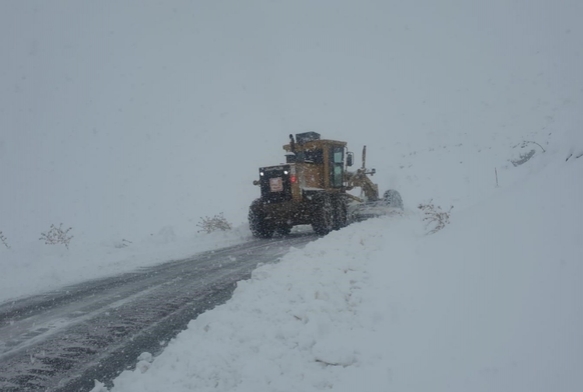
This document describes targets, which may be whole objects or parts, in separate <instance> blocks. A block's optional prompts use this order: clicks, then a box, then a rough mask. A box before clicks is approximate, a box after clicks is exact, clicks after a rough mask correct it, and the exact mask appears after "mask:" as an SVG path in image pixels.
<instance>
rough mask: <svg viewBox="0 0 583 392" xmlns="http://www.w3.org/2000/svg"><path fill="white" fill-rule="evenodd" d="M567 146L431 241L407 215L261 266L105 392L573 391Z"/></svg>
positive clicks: (581, 310)
mask: <svg viewBox="0 0 583 392" xmlns="http://www.w3.org/2000/svg"><path fill="white" fill-rule="evenodd" d="M561 134H562V136H564V137H566V136H565V135H564V133H561ZM577 139H578V140H571V141H570V142H568V143H567V140H568V138H567V139H562V140H563V141H565V142H566V143H564V144H562V145H558V146H555V148H552V149H551V150H550V151H549V152H548V153H546V155H544V156H540V157H539V158H538V160H539V161H538V162H531V166H532V167H531V169H533V167H535V166H536V170H533V171H535V172H533V173H526V174H523V175H522V178H520V180H518V181H517V183H516V184H514V185H512V186H508V187H504V188H499V189H497V190H496V191H495V194H494V195H492V196H491V197H489V198H487V199H484V200H482V202H481V203H479V204H478V205H475V206H473V207H471V208H467V209H466V210H464V211H463V212H461V213H453V214H452V223H451V224H450V225H449V226H447V227H446V228H445V229H444V230H442V231H440V232H438V233H437V234H435V235H431V236H427V235H424V233H425V229H424V227H423V224H422V223H421V221H420V216H419V214H418V213H416V212H414V211H413V210H412V209H409V210H408V211H407V212H406V213H405V214H404V216H401V217H391V218H381V219H375V220H371V221H367V222H362V223H358V224H354V225H352V226H350V227H348V228H346V229H343V230H341V231H339V232H334V233H331V234H330V235H328V236H326V237H325V238H323V239H320V240H318V241H316V242H314V243H311V244H309V245H308V246H307V247H306V248H305V249H303V250H295V251H292V252H290V253H289V254H288V255H286V256H285V257H284V258H283V260H282V261H281V262H280V263H279V264H276V265H267V266H263V267H261V268H259V269H257V270H256V271H255V272H254V274H253V278H252V279H250V280H249V281H245V282H241V283H240V284H239V286H238V288H237V290H236V292H235V294H234V296H233V298H232V299H231V300H230V301H229V302H227V303H226V304H225V305H222V306H219V307H217V308H216V309H214V310H212V311H209V312H207V313H205V314H203V315H201V316H199V318H198V319H197V320H194V321H192V322H191V323H190V325H189V328H188V330H186V331H184V332H183V333H181V334H180V335H179V336H178V337H177V338H176V339H175V340H174V341H173V342H171V343H170V344H169V346H168V348H167V349H166V350H165V351H164V352H163V353H162V354H161V355H160V356H159V357H158V358H156V359H155V360H154V361H153V363H151V364H150V363H149V362H147V361H141V362H139V363H138V364H137V368H136V370H134V371H126V372H124V373H123V374H122V375H121V376H120V377H119V378H118V379H116V380H115V387H114V388H113V389H112V391H113V392H120V391H124V392H125V391H140V392H143V391H160V390H172V391H177V392H178V391H312V390H313V391H316V390H332V391H354V390H365V391H369V390H370V391H378V390H406V391H426V390H432V391H492V390H495V391H549V390H560V391H575V390H580V389H581V388H583V375H582V374H581V372H580V369H581V367H582V366H583V335H582V334H581V331H582V330H583V303H582V301H581V298H583V288H582V287H583V263H582V261H583V243H582V242H581V238H583V208H582V207H581V204H580V201H581V200H582V196H583V194H582V191H583V189H582V186H581V184H580V182H579V180H580V179H581V178H583V177H582V176H583V158H579V159H569V160H568V161H565V158H566V157H567V156H568V154H569V150H570V149H572V148H578V149H579V150H580V149H581V148H582V147H583V143H582V142H583V138H582V137H581V136H580V135H579V137H578V138H577ZM572 142H577V143H578V144H572ZM527 165H528V163H527ZM101 388H103V387H102V386H100V384H99V383H97V387H96V389H95V390H96V391H97V390H100V389H101Z"/></svg>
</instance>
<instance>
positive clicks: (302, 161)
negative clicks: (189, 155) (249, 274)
mask: <svg viewBox="0 0 583 392" xmlns="http://www.w3.org/2000/svg"><path fill="white" fill-rule="evenodd" d="M289 138H290V141H289V143H288V144H286V145H284V146H283V149H284V150H285V151H286V163H282V164H280V165H276V166H268V167H261V168H260V169H259V180H256V181H253V184H254V185H258V186H259V187H260V188H261V197H260V198H258V199H256V200H255V201H253V203H252V204H251V206H250V207H249V227H250V229H251V232H252V233H253V235H254V236H256V237H260V238H270V237H271V236H273V234H274V233H278V234H280V235H286V234H289V233H290V231H291V229H292V227H293V226H297V225H311V226H312V228H313V229H314V231H315V232H316V233H318V234H322V235H324V234H328V233H329V232H330V231H331V230H338V229H341V228H342V227H344V226H346V225H347V224H348V223H350V222H351V221H354V220H362V219H366V218H368V217H371V216H378V215H382V214H383V212H384V211H388V210H390V209H395V208H400V209H402V208H403V205H402V201H401V196H400V195H399V193H398V192H397V191H394V190H389V191H387V192H385V194H384V195H383V198H382V199H379V191H378V186H377V185H376V184H375V183H373V182H372V181H371V179H370V178H369V175H370V176H372V175H374V174H375V170H374V169H372V170H367V169H366V167H365V164H366V146H365V147H364V149H363V157H362V167H361V168H360V169H357V170H356V171H355V172H350V171H349V170H348V167H350V166H352V165H353V163H354V162H353V161H354V154H353V153H352V152H349V151H348V150H347V147H346V142H342V141H337V140H323V139H320V135H319V134H318V133H316V132H305V133H298V134H296V136H295V139H294V136H293V135H290V136H289ZM354 188H361V191H362V195H361V197H357V196H355V195H352V194H350V193H348V191H350V190H352V189H354Z"/></svg>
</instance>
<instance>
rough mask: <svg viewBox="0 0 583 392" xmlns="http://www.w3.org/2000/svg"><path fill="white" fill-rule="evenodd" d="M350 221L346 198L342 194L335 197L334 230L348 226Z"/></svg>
mask: <svg viewBox="0 0 583 392" xmlns="http://www.w3.org/2000/svg"><path fill="white" fill-rule="evenodd" d="M347 221H348V206H347V203H346V200H345V198H344V197H342V195H338V196H336V197H335V198H334V216H333V225H332V228H333V229H334V230H340V229H341V228H343V227H346V225H347Z"/></svg>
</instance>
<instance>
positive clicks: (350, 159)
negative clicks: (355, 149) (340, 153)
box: [346, 152, 354, 166]
mask: <svg viewBox="0 0 583 392" xmlns="http://www.w3.org/2000/svg"><path fill="white" fill-rule="evenodd" d="M353 163H354V154H353V153H351V152H347V153H346V166H352V164H353Z"/></svg>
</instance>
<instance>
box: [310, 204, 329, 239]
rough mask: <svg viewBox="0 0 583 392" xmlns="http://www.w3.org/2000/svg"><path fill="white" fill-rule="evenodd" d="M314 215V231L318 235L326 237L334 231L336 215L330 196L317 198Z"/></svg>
mask: <svg viewBox="0 0 583 392" xmlns="http://www.w3.org/2000/svg"><path fill="white" fill-rule="evenodd" d="M312 214H313V215H312V229H314V231H315V232H316V234H320V235H326V234H328V233H329V232H330V231H332V226H333V218H334V215H333V214H334V213H333V210H332V203H331V201H330V196H328V195H326V194H321V195H317V196H315V197H314V209H313V213H312Z"/></svg>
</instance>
